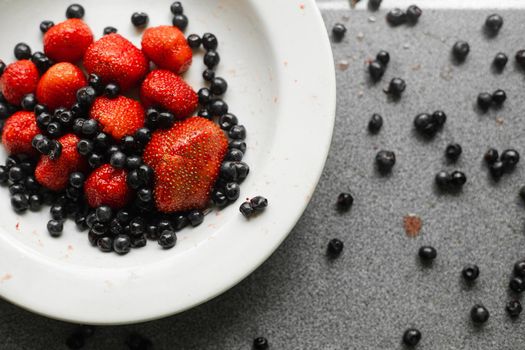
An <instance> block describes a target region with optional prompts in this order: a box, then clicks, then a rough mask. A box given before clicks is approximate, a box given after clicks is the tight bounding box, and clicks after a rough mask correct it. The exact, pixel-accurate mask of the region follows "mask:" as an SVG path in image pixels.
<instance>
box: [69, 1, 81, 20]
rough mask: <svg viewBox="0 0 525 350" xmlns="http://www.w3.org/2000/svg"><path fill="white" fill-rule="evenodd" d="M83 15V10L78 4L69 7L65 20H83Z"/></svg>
mask: <svg viewBox="0 0 525 350" xmlns="http://www.w3.org/2000/svg"><path fill="white" fill-rule="evenodd" d="M84 14H85V11H84V8H83V7H82V5H79V4H72V5H69V6H68V8H67V9H66V17H67V18H83V17H84Z"/></svg>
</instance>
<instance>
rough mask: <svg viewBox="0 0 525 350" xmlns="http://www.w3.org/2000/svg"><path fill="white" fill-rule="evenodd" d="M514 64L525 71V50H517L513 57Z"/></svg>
mask: <svg viewBox="0 0 525 350" xmlns="http://www.w3.org/2000/svg"><path fill="white" fill-rule="evenodd" d="M514 58H515V59H516V63H517V64H518V65H519V66H520V67H521V68H522V69H525V50H519V51H518V52H516V55H515V56H514Z"/></svg>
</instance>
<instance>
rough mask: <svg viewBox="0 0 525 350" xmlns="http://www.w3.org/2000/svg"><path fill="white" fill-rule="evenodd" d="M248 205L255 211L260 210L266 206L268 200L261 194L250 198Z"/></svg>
mask: <svg viewBox="0 0 525 350" xmlns="http://www.w3.org/2000/svg"><path fill="white" fill-rule="evenodd" d="M250 205H251V206H252V209H253V210H255V211H262V210H264V209H265V208H266V207H267V206H268V200H267V199H266V198H264V197H262V196H255V197H253V198H252V199H250Z"/></svg>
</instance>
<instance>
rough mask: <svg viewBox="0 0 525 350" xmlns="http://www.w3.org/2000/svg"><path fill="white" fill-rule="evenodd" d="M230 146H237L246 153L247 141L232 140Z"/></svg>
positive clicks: (230, 147)
mask: <svg viewBox="0 0 525 350" xmlns="http://www.w3.org/2000/svg"><path fill="white" fill-rule="evenodd" d="M228 148H229V149H232V148H236V149H238V150H241V152H242V153H243V154H246V142H244V141H243V140H231V141H230V143H229V145H228Z"/></svg>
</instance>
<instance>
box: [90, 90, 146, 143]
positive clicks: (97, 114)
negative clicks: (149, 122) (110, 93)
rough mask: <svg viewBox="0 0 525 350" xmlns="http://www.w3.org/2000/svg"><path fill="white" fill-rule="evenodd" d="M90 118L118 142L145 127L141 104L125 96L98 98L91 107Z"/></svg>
mask: <svg viewBox="0 0 525 350" xmlns="http://www.w3.org/2000/svg"><path fill="white" fill-rule="evenodd" d="M90 116H91V118H93V119H95V120H98V121H99V122H100V124H102V126H103V127H104V132H106V133H109V134H111V135H112V136H113V137H114V138H115V139H117V140H120V139H121V138H122V137H123V136H124V135H132V134H133V133H135V131H137V129H139V128H141V127H143V126H144V109H143V108H142V106H141V104H140V102H138V101H135V100H133V99H131V98H128V97H124V96H119V97H117V98H114V99H109V98H107V97H99V98H97V99H96V100H95V102H94V103H93V106H92V107H91V111H90Z"/></svg>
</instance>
